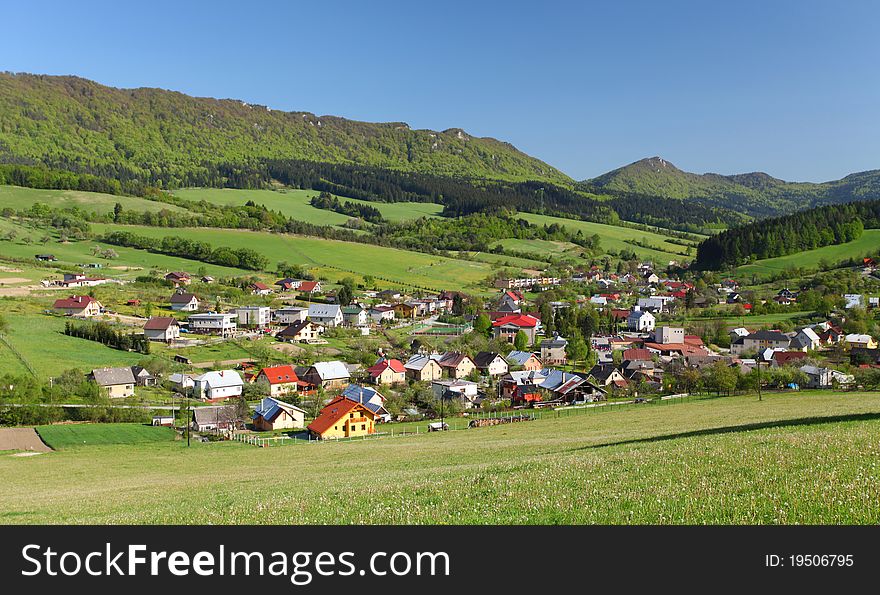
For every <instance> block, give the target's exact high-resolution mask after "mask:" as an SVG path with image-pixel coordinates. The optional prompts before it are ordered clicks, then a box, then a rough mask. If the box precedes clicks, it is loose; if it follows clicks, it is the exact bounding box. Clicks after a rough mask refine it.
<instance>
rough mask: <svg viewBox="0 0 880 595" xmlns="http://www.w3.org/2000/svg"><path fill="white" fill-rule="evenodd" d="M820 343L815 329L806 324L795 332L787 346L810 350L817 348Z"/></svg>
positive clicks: (799, 349)
mask: <svg viewBox="0 0 880 595" xmlns="http://www.w3.org/2000/svg"><path fill="white" fill-rule="evenodd" d="M821 344H822V339H820V338H819V335H817V334H816V331H814V330H813V329H811V328H810V327H808V326H807V327H804V328H802V329H801V330H799V331H798V332H797V334H796V335H795V336H794V338H793V339H792V340H791V345H790V346H789V348H790V349H796V350H798V351H811V350H813V349H818V348H819V345H821Z"/></svg>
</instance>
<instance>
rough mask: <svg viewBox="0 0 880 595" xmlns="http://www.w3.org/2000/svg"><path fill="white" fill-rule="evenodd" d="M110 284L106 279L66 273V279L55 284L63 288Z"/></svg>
mask: <svg viewBox="0 0 880 595" xmlns="http://www.w3.org/2000/svg"><path fill="white" fill-rule="evenodd" d="M104 283H109V280H108V279H105V278H104V277H86V276H85V275H83V274H82V273H64V279H63V280H62V281H58V282H56V283H54V285H61V286H62V287H94V286H96V285H103V284H104Z"/></svg>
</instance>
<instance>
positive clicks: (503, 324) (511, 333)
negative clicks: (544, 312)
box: [492, 314, 541, 345]
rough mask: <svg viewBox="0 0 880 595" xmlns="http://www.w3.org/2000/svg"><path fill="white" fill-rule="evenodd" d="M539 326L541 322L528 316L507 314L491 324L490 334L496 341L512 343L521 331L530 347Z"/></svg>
mask: <svg viewBox="0 0 880 595" xmlns="http://www.w3.org/2000/svg"><path fill="white" fill-rule="evenodd" d="M540 326H541V321H540V320H539V319H537V318H535V317H534V316H531V315H529V314H509V315H507V316H502V317H501V318H498V319H497V320H495V322H493V323H492V334H493V335H494V336H495V338H496V339H498V340H501V341H507V342H508V343H513V341H514V339H515V338H516V335H517V333H519V331H523V332H524V333H525V334H526V337H528V344H529V345H532V344H534V343H535V337H536V336H537V334H538V329H539V328H540Z"/></svg>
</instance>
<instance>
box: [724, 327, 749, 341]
mask: <svg viewBox="0 0 880 595" xmlns="http://www.w3.org/2000/svg"><path fill="white" fill-rule="evenodd" d="M751 333H752V331H750V330H749V329H747V328H743V327H741V326H740V327H737V328H734V329H730V333H728V334H729V335H730V340H731V341H736V340H737V339H738V338H740V337H745V336H746V335H750V334H751Z"/></svg>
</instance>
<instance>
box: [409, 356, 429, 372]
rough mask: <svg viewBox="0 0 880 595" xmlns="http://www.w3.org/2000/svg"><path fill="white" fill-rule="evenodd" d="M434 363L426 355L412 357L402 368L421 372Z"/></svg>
mask: <svg viewBox="0 0 880 595" xmlns="http://www.w3.org/2000/svg"><path fill="white" fill-rule="evenodd" d="M432 361H434V359H433V358H432V357H430V356H427V355H414V356H412V357H411V358H409V359H408V360H406V363H405V364H403V367H404V368H406V369H408V370H421V369H422V368H424V367H425V366H427V365H428V364H429V363H431V362H432Z"/></svg>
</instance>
